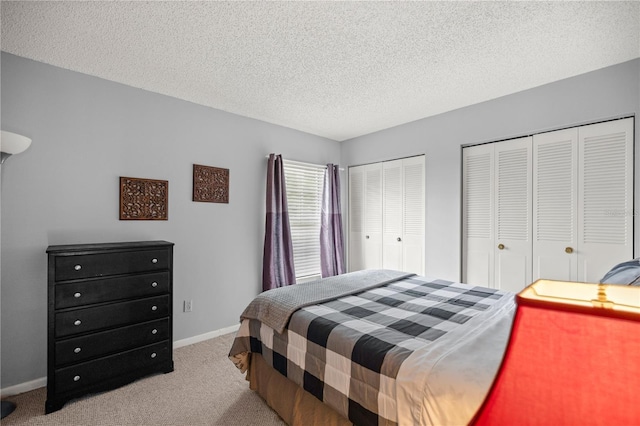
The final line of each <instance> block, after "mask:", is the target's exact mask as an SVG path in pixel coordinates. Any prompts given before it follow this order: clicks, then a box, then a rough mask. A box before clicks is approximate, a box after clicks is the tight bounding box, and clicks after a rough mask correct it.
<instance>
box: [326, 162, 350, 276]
mask: <svg viewBox="0 0 640 426" xmlns="http://www.w3.org/2000/svg"><path fill="white" fill-rule="evenodd" d="M320 267H321V270H322V277H323V278H324V277H330V276H333V275H340V274H344V273H345V272H346V270H345V267H344V239H343V237H342V210H341V209H340V168H339V167H338V166H336V165H333V164H327V168H326V170H325V171H324V189H323V191H322V212H321V223H320Z"/></svg>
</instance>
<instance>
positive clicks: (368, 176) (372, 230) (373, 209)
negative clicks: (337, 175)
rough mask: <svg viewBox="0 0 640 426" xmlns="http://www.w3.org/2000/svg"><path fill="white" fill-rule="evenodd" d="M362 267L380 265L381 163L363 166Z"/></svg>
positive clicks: (376, 267)
mask: <svg viewBox="0 0 640 426" xmlns="http://www.w3.org/2000/svg"><path fill="white" fill-rule="evenodd" d="M364 192H365V204H364V206H365V207H364V223H365V236H364V243H363V244H364V253H365V256H364V268H363V269H379V268H381V267H382V164H380V163H375V164H368V165H366V166H364Z"/></svg>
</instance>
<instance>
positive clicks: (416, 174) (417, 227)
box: [402, 155, 425, 275]
mask: <svg viewBox="0 0 640 426" xmlns="http://www.w3.org/2000/svg"><path fill="white" fill-rule="evenodd" d="M402 184H403V185H402V187H403V193H402V205H403V209H402V215H403V220H402V222H403V233H402V243H403V244H402V270H403V271H406V272H413V273H415V274H418V275H424V216H425V211H424V156H423V155H421V156H418V157H412V158H405V159H403V160H402Z"/></svg>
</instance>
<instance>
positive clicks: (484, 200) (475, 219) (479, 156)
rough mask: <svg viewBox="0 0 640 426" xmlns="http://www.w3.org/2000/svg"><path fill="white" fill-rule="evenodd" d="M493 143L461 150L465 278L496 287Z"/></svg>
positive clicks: (468, 280) (463, 276) (463, 275)
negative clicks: (494, 281)
mask: <svg viewBox="0 0 640 426" xmlns="http://www.w3.org/2000/svg"><path fill="white" fill-rule="evenodd" d="M493 176H494V169H493V144H487V145H478V146H471V147H467V148H464V149H463V150H462V211H463V215H462V232H463V238H462V244H463V246H462V265H463V266H462V281H464V282H466V283H469V284H473V285H480V286H484V287H494V285H493V278H494V255H495V253H494V252H495V244H494V241H495V239H494V232H493V226H494V222H495V220H494V196H493Z"/></svg>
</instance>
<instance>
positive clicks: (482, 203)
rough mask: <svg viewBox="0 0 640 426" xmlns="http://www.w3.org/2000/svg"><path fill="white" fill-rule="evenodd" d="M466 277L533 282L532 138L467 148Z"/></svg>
mask: <svg viewBox="0 0 640 426" xmlns="http://www.w3.org/2000/svg"><path fill="white" fill-rule="evenodd" d="M462 156H463V177H462V179H463V188H462V204H463V206H462V207H463V234H464V235H463V281H464V282H466V283H469V284H473V285H482V286H486V287H494V288H499V289H501V290H506V291H520V290H522V289H523V288H524V287H526V286H527V285H529V284H530V283H531V232H532V227H531V191H532V189H531V161H532V160H531V138H530V137H525V138H520V139H514V140H509V141H505V142H497V143H492V144H486V145H478V146H473V147H468V148H464V149H463V151H462Z"/></svg>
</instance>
